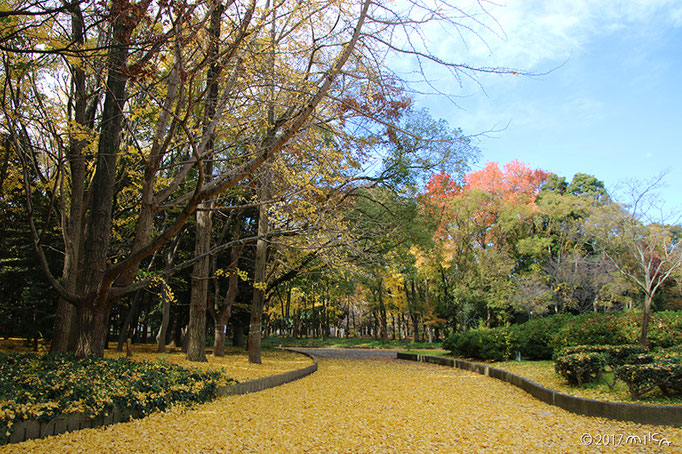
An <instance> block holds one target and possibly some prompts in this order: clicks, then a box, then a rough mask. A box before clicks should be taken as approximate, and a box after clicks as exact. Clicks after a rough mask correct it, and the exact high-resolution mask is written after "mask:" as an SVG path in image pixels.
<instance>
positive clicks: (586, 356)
mask: <svg viewBox="0 0 682 454" xmlns="http://www.w3.org/2000/svg"><path fill="white" fill-rule="evenodd" d="M605 367H606V358H605V355H604V354H603V353H597V352H579V353H570V354H567V355H561V356H559V357H557V359H556V360H554V369H555V371H556V373H557V374H559V375H561V376H562V377H564V378H565V379H566V380H568V382H569V383H570V384H572V385H578V386H582V384H583V383H587V382H590V381H594V380H596V379H597V378H599V377H601V375H602V374H603V373H604V369H605Z"/></svg>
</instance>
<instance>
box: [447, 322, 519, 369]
mask: <svg viewBox="0 0 682 454" xmlns="http://www.w3.org/2000/svg"><path fill="white" fill-rule="evenodd" d="M443 348H444V349H446V350H449V351H450V352H451V353H452V354H453V355H456V356H463V357H465V358H475V359H483V360H492V361H502V360H505V359H509V358H510V357H511V355H512V354H513V351H514V348H513V344H512V338H511V335H510V331H509V329H507V328H494V329H488V328H479V329H472V330H469V331H464V332H463V333H455V334H453V335H452V336H450V337H448V338H447V339H445V341H444V342H443Z"/></svg>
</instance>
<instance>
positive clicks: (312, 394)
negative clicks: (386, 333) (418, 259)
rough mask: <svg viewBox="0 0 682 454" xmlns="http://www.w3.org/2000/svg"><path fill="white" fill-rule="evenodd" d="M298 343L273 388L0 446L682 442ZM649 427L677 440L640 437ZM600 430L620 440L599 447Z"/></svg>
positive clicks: (431, 448)
mask: <svg viewBox="0 0 682 454" xmlns="http://www.w3.org/2000/svg"><path fill="white" fill-rule="evenodd" d="M305 351H308V352H310V353H312V354H315V355H317V356H318V357H319V358H320V360H319V370H318V372H316V373H314V374H312V375H310V376H308V377H305V378H303V379H301V380H298V381H296V382H293V383H289V384H286V385H283V386H280V387H278V388H273V389H268V390H265V391H261V392H259V393H254V394H247V395H242V396H231V397H227V398H222V399H218V400H216V401H214V402H211V403H208V404H204V405H201V406H198V407H196V408H195V409H194V410H191V411H182V410H175V411H171V412H169V413H165V414H157V415H152V416H150V417H147V418H145V419H142V420H138V421H132V422H129V423H124V424H118V425H115V426H111V427H108V428H104V429H86V430H83V431H79V432H73V433H70V434H64V435H60V436H57V437H51V438H48V439H43V440H35V441H29V442H24V443H21V444H17V445H9V446H4V447H2V448H0V452H22V453H24V452H40V453H46V452H50V453H61V452H69V453H71V452H84V453H99V452H102V453H104V452H106V453H109V452H113V453H130V452H141V453H147V452H154V453H157V452H158V453H175V452H183V453H195V452H196V453H227V452H234V453H243V452H262V453H297V452H300V453H370V452H379V453H383V452H387V453H393V452H395V453H447V452H453V453H456V452H466V453H473V452H490V453H504V452H509V453H519V452H532V453H574V452H590V453H594V452H680V446H682V430H680V429H674V428H670V427H661V426H642V425H638V424H634V423H626V422H619V421H612V420H606V419H600V418H589V417H584V416H578V415H574V414H571V413H568V412H566V411H564V410H561V409H559V408H556V407H552V406H549V405H546V404H544V403H542V402H539V401H537V400H536V399H533V398H532V397H531V396H529V395H528V394H526V393H525V392H523V391H521V390H520V389H518V388H515V387H514V386H511V385H509V384H507V383H503V382H501V381H498V380H494V379H491V378H489V377H485V376H482V375H478V374H473V373H470V372H466V371H461V370H458V369H452V368H447V367H441V366H436V365H432V364H424V363H416V362H409V361H401V360H396V359H392V358H391V355H392V354H394V352H387V353H381V352H376V351H367V350H352V351H350V352H348V351H344V350H341V349H333V350H331V349H330V350H326V349H325V350H323V351H317V349H305ZM377 359H381V360H377ZM654 434H657V435H654ZM652 435H654V438H655V439H666V440H667V441H668V442H670V443H672V445H673V446H671V447H666V446H658V445H655V444H652V443H651V442H649V443H648V445H647V446H644V445H643V441H646V440H648V439H650V438H651V436H652ZM607 437H608V442H609V444H611V445H613V444H615V443H618V444H619V445H620V446H615V447H614V446H607V447H605V446H596V443H597V441H601V444H604V441H607ZM611 437H613V438H611ZM627 437H631V438H629V439H628V438H627ZM633 437H639V439H640V440H642V442H640V444H637V443H636V438H633ZM647 437H649V438H647ZM627 440H630V441H629V442H627ZM590 441H591V443H592V445H590V446H588V445H587V443H589V442H590Z"/></svg>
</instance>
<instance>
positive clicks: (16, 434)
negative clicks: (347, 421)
mask: <svg viewBox="0 0 682 454" xmlns="http://www.w3.org/2000/svg"><path fill="white" fill-rule="evenodd" d="M290 351H294V352H296V353H299V354H301V355H305V356H307V357H309V358H310V359H312V360H313V364H311V365H310V366H306V367H304V368H302V369H296V370H290V371H288V372H284V373H281V374H277V375H270V376H268V377H261V378H256V379H253V380H249V381H245V382H243V383H237V384H234V385H230V386H220V387H218V388H217V389H216V392H215V396H214V399H215V398H218V397H225V396H234V395H239V394H247V393H253V392H258V391H262V390H264V389H268V388H274V387H276V386H280V385H283V384H285V383H289V382H292V381H295V380H298V379H300V378H303V377H305V376H307V375H310V374H312V373H313V372H315V371H317V359H316V358H314V357H313V356H311V355H309V354H307V353H305V352H298V351H295V350H290ZM141 417H143V416H142V415H140V413H139V412H133V411H130V410H123V411H121V410H120V409H118V408H114V409H113V411H112V412H111V414H109V415H107V416H98V417H96V418H91V417H89V416H87V415H85V414H82V413H80V414H71V415H60V416H57V417H55V418H52V419H51V420H49V421H19V422H17V423H15V424H14V426H13V427H12V433H11V434H10V436H9V438H8V441H7V443H8V444H9V443H21V442H22V441H26V440H32V439H35V438H45V437H48V436H51V435H60V434H63V433H65V432H71V431H74V430H81V429H88V428H95V427H102V426H109V425H112V424H116V423H119V422H126V421H129V420H130V419H139V418H141Z"/></svg>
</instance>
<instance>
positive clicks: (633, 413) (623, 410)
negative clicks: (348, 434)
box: [398, 352, 682, 427]
mask: <svg viewBox="0 0 682 454" xmlns="http://www.w3.org/2000/svg"><path fill="white" fill-rule="evenodd" d="M398 359H405V360H409V361H419V362H426V363H433V364H439V365H441V366H449V367H456V368H458V369H464V370H468V371H470V372H475V373H477V374H481V375H486V376H488V377H492V378H496V379H498V380H502V381H505V382H507V383H510V384H512V385H514V386H516V387H518V388H521V389H522V390H524V391H526V392H527V393H528V394H530V395H532V396H533V397H535V398H536V399H539V400H541V401H542V402H545V403H547V404H550V405H554V406H556V407H559V408H563V409H564V410H567V411H570V412H571V413H576V414H579V415H585V416H596V417H601V418H610V419H617V420H621V421H632V422H636V423H639V424H656V425H665V426H673V427H682V406H673V405H647V404H631V403H627V402H609V401H602V400H596V399H588V398H585V397H577V396H571V395H568V394H564V393H562V392H559V391H555V390H553V389H549V388H545V387H544V386H542V385H539V384H537V383H535V382H534V381H531V380H529V379H527V378H525V377H522V376H520V375H516V374H514V373H512V372H509V371H507V370H503V369H498V368H497V367H492V366H488V365H485V364H478V363H473V362H470V361H464V360H461V359H453V358H443V357H438V356H429V355H418V354H416V353H403V352H398Z"/></svg>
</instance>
